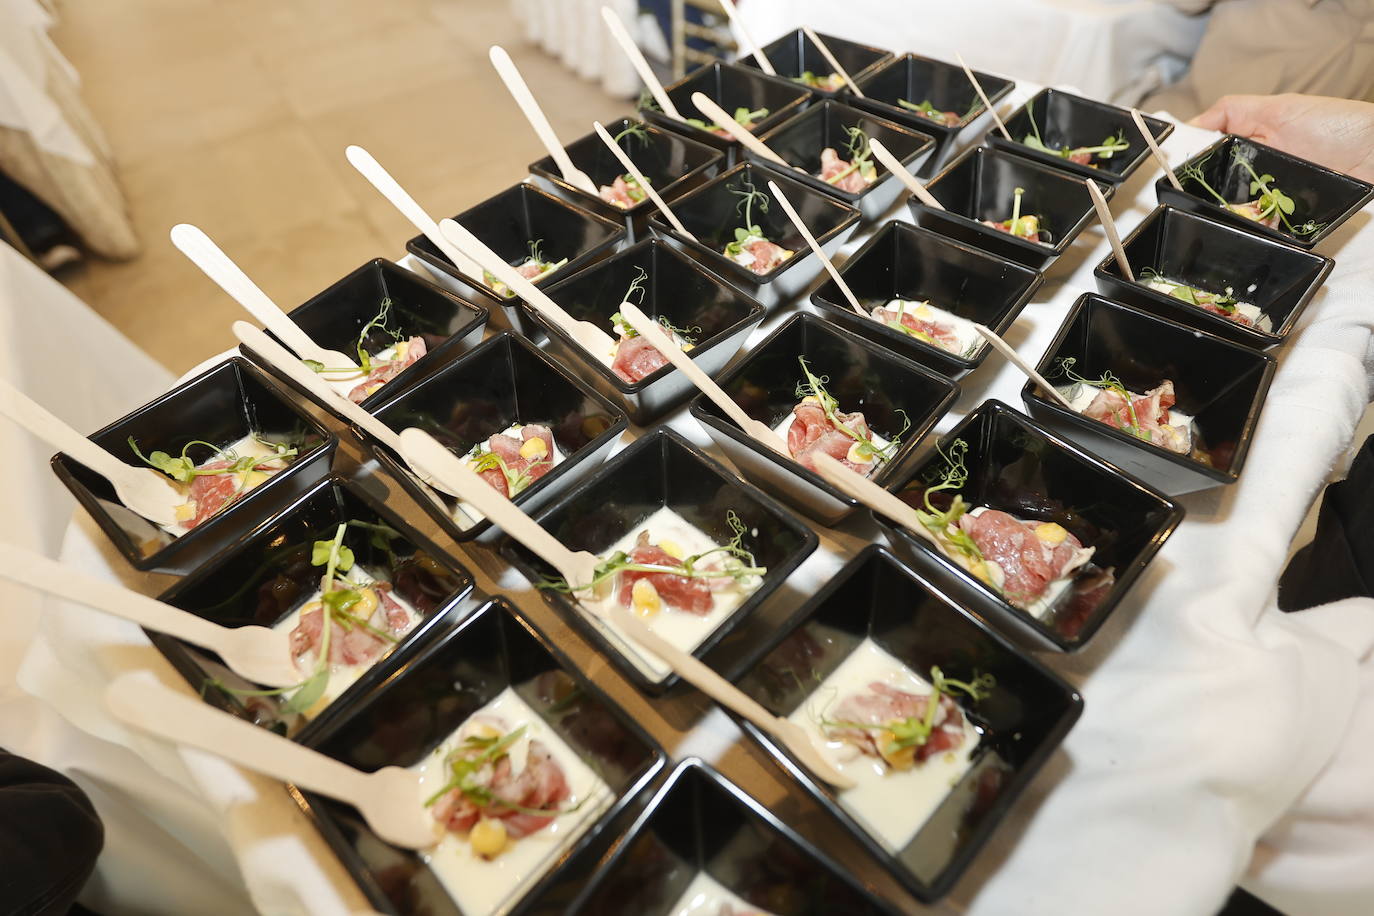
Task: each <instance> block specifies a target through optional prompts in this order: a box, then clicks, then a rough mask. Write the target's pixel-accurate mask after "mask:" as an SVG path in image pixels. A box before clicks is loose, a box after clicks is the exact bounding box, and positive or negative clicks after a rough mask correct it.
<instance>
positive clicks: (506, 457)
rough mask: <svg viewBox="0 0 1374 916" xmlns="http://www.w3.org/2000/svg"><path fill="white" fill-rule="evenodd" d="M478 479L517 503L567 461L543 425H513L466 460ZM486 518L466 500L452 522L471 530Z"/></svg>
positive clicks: (479, 445) (476, 448) (458, 506)
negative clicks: (517, 498) (516, 498)
mask: <svg viewBox="0 0 1374 916" xmlns="http://www.w3.org/2000/svg"><path fill="white" fill-rule="evenodd" d="M463 457H464V459H465V460H466V461H467V464H468V467H469V468H471V469H472V470H473V471H474V472H475V473H476V474H477V476H478V477H481V478H482V479H483V480H485V481H486V482H487V483H488V484H490V485H491V488H492V489H493V490H495V491H496V492H497V493H500V494H501V495H502V496H504V497H506V498H507V499H514V498H515V497H517V496H519V495H520V494H521V493H523V492H525V491H526V490H527V489H529V488H530V486H531V485H532V484H534V482H535V481H537V480H539V479H540V478H541V477H543V476H544V475H545V474H547V473H549V471H552V470H553V469H554V468H555V467H557V466H558V464H559V463H560V462H562V461H564V460H566V458H567V457H568V456H567V455H565V454H563V450H562V449H560V448H559V447H558V443H557V442H555V441H554V437H553V430H551V429H550V428H549V427H548V426H545V425H544V424H542V423H512V424H511V425H510V426H507V427H506V428H505V429H503V430H501V431H500V432H498V433H495V434H493V435H491V436H488V437H487V438H486V440H484V441H482V442H479V443H477V444H476V445H474V446H473V447H472V448H471V449H469V450H468V452H467V454H466V455H464V456H463ZM485 519H486V516H485V515H483V514H482V512H481V511H480V510H479V509H478V508H477V507H476V506H474V505H472V503H470V502H468V501H467V500H462V499H460V500H458V501H457V502H456V503H455V504H454V506H453V521H454V522H456V523H457V524H458V525H460V526H461V527H463V528H470V527H472V526H473V525H476V524H478V523H480V522H482V521H483V520H485Z"/></svg>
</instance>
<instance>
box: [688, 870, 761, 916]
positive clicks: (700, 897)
mask: <svg viewBox="0 0 1374 916" xmlns="http://www.w3.org/2000/svg"><path fill="white" fill-rule="evenodd" d="M727 907H728V909H727ZM727 913H728V914H730V916H774V914H772V913H770V912H769V911H767V910H761V909H759V908H758V907H756V906H754V905H753V904H752V903H746V902H745V901H744V900H742V899H740V898H739V897H737V896H735V895H734V894H732V893H731V892H730V891H729V890H728V889H727V888H726V887H725V886H724V885H722V884H721V883H720V882H719V881H717V880H716V879H715V878H712V877H711V876H710V875H709V874H707V873H706V872H704V871H700V872H697V875H696V877H695V878H693V879H692V883H691V884H689V885H687V890H686V891H684V892H683V894H682V896H681V897H679V898H678V900H677V903H674V904H673V905H672V906H671V907H669V908H668V909H667V910H666V911H665V913H664V916H725V914H727Z"/></svg>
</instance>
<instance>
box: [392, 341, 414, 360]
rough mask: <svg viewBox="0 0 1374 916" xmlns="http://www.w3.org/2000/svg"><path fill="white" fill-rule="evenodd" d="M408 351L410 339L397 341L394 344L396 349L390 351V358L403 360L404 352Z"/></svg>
mask: <svg viewBox="0 0 1374 916" xmlns="http://www.w3.org/2000/svg"><path fill="white" fill-rule="evenodd" d="M409 352H410V341H408V340H402V341H398V342H397V344H396V349H395V350H393V351H392V353H393V354H394V355H393V356H392V357H391V358H392V359H395V360H403V359H405V358H406V354H407V353H409Z"/></svg>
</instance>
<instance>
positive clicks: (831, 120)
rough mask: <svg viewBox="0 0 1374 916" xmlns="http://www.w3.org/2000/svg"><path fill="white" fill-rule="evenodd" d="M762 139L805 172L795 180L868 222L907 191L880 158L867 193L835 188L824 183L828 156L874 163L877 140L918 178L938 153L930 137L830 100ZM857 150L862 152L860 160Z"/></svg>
mask: <svg viewBox="0 0 1374 916" xmlns="http://www.w3.org/2000/svg"><path fill="white" fill-rule="evenodd" d="M856 128H857V129H858V130H861V131H863V136H862V138H860V139H859V142H858V143H857V144H855V143H854V142H853V135H851V134H850V131H851V130H853V129H856ZM759 139H761V140H762V141H763V142H764V143H766V144H768V148H769V149H771V150H772V151H773V152H775V153H777V154H778V155H779V156H781V157H782V158H783V159H785V160H787V164H788V165H791V166H793V167H795V168H799V169H801V170H802V171H801V172H800V173H796V174H795V176H794V177H796V178H798V179H799V180H801V181H804V182H806V183H807V184H809V185H811V186H812V187H815V188H818V189H820V190H822V191H825V192H826V193H827V194H833V195H834V196H836V197H838V198H839V199H840V200H842V201H844V202H845V203H847V204H849V205H851V206H854V207H857V208H858V210H859V214H860V215H861V216H862V217H863V218H864V219H865V220H868V221H871V220H875V219H877V218H878V217H880V216H881V215H882V214H884V213H886V212H887V210H888V208H889V207H891V206H892V204H893V202H895V201H896V200H897V198H898V197H899V196H901V195H902V194H904V193H905V192H906V188H905V186H904V185H903V184H902V183H901V182H900V181H898V180H897V177H896V176H895V175H893V174H892V173H891V172H889V171H888V170H887V168H886V167H885V166H883V165H882V164H880V163H879V162H878V161H877V159H876V158H870V161H871V162H872V163H873V165H874V167H875V168H876V169H877V172H876V178H875V180H874V181H873V183H872V184H869V185H867V186H865V187H864V189H863V190H862V191H857V192H856V191H844V190H841V189H840V188H838V187H836V186H835V183H834V182H830V181H827V180H825V179H823V178H821V177H820V174H821V153H822V151H823V150H825V149H826V148H830V149H833V150H835V153H836V155H838V156H839V157H840V158H841V159H845V160H849V161H851V162H852V161H853V159H854V158H855V156H856V155H858V156H863V157H865V158H869V157H868V154H867V150H868V141H869V140H877V141H878V142H880V143H881V144H882V145H883V146H885V147H887V151H888V152H890V153H891V154H892V155H894V156H896V157H897V159H898V161H900V162H901V163H902V165H904V166H906V170H907V171H908V172H910V173H911V174H913V175H915V174H916V173H917V172H919V171H920V170H921V166H922V165H923V164H924V163H925V161H926V159H927V157H929V156H930V153H931V150H932V149H934V147H935V141H934V140H933V139H932V138H931V137H930V135H929V134H922V133H917V132H916V131H914V130H911V129H909V128H906V127H903V126H902V125H900V124H897V123H895V122H893V121H889V120H887V119H885V118H880V117H878V116H877V115H873V114H869V113H868V112H864V111H861V110H859V109H857V108H852V107H850V106H849V105H848V104H846V103H844V102H840V101H835V100H830V99H827V100H826V101H823V102H818V103H817V104H815V105H812V106H811V107H810V108H807V109H806V110H805V111H803V112H802V113H801V114H799V115H797V116H796V117H795V118H791V119H790V120H788V121H785V122H784V123H782V124H780V125H778V126H777V127H775V128H773V129H772V130H770V131H769V132H768V133H766V134H764V135H763V136H762V137H760V138H759ZM855 149H857V150H858V151H859V152H858V153H857V154H856V153H855V152H854V150H855ZM749 156H750V158H751V159H754V160H755V161H758V162H765V160H764V159H763V158H762V157H760V156H756V155H755V154H753V153H750V154H749ZM765 164H767V163H766V162H765Z"/></svg>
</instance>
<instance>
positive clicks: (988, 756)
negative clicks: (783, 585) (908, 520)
mask: <svg viewBox="0 0 1374 916" xmlns="http://www.w3.org/2000/svg"><path fill="white" fill-rule="evenodd" d="M865 639H871V640H872V641H873V642H874V643H876V644H877V645H878V646H879V647H880V648H882V649H884V650H885V651H887V652H888V653H890V654H892V655H894V656H896V658H897V659H898V660H900V661H901V662H902V663H903V664H905V665H906V666H907V667H909V668H911V669H912V670H913V671H915V672H916V673H917V674H918V675H920V676H921V677H923V678H926V679H927V680H929V679H930V676H931V675H930V670H931V668H933V667H938V668H940V669H941V670H942V671H943V672H944V673H945V674H946V675H948V676H950V677H954V678H961V679H962V678H965V677H970V678H971V677H974V676H976V675H980V674H990V675H992V676H993V677H994V678H995V679H996V687H995V688H993V690H992V692H991V693H990V694H989V695H988V696H987V697H986V698H984V699H983V700H982V701H980V702H977V703H974V702H973V701H972V700H970V699H969V698H967V697H960V698H959V699H958V702H959V705H960V707H961V708H962V710H963V712H964V715H965V716H966V717H967V718H968V720H969V721H970V722H971V723H972V724H973V725H974V726H975V727H976V728H977V729H978V730H979V732H981V739H980V741H979V744H978V747H977V749H976V750H975V751H974V755H973V758H972V761H971V765H970V767H969V769H968V771H967V772H966V773H965V774H964V775H963V777H962V778H961V779H960V780H959V782H958V783H956V784H955V785H953V786H952V787H951V788H950V790H949V793H948V794H947V795H946V796H945V798H944V800H943V801H942V802H940V805H939V806H938V807H937V808H936V809H935V810H934V812H932V814H931V815H930V818H929V819H928V820H927V821H926V822H925V824H924V825H922V826H921V828H920V829H919V830H918V831H917V833H916V835H915V836H914V837H912V839H911V840H910V841H909V842H908V843H907V844H906V846H904V847H903V848H902V849H900V850H898V851H896V852H895V853H894V852H890V851H889V850H888V849H887V848H886V847H885V846H884V845H883V844H882V843H881V842H880V841H879V840H878V839H877V838H875V837H874V836H873V835H872V834H871V833H870V832H869V831H868V830H867V829H866V828H865V827H864V826H863V825H862V824H861V823H860V822H859V821H858V820H857V819H856V818H855V817H854V816H853V815H851V814H850V813H849V812H848V810H847V809H845V808H844V807H843V806H842V805H841V804H840V802H839V800H838V797H837V795H836V793H835V792H834V790H833V789H831V788H830V787H829V786H828V785H826V784H825V783H823V782H821V781H819V780H817V779H816V778H815V777H813V776H812V775H811V773H810V771H809V770H807V769H806V768H805V767H804V766H802V765H800V764H799V763H798V762H797V761H796V760H795V759H794V758H793V757H792V755H791V753H790V752H789V751H787V750H786V749H785V748H783V747H782V746H780V745H779V744H778V743H776V742H775V741H774V740H773V739H772V738H771V737H769V736H768V735H765V734H763V733H762V732H760V731H759V730H757V729H756V728H754V727H753V726H752V725H750V724H749V723H744V727H745V730H746V731H748V732H749V733H750V734H751V735H752V736H753V737H754V738H755V739H756V740H758V741H759V743H760V744H762V745H763V746H764V747H765V748H766V749H767V750H768V751H769V752H770V753H772V754H773V756H774V757H775V758H776V759H777V760H778V762H779V763H780V764H781V765H782V766H783V768H784V769H786V770H787V771H788V772H789V773H791V775H792V776H793V777H794V778H796V780H797V781H798V782H800V783H801V785H802V786H803V787H804V788H805V789H806V790H807V792H809V793H810V794H811V795H812V796H814V797H815V798H816V799H817V800H818V801H819V802H820V803H821V804H822V805H824V806H825V807H826V808H827V809H828V810H829V811H830V812H831V814H832V815H833V816H834V817H835V818H836V819H837V820H838V821H839V822H840V823H841V824H842V825H843V826H844V827H845V828H846V829H847V830H848V831H849V832H850V833H853V834H854V835H855V836H856V837H857V838H858V839H859V841H860V842H861V843H862V844H863V845H864V847H865V848H867V850H868V851H869V852H870V853H871V854H872V855H873V856H874V858H876V859H877V860H878V861H879V862H880V863H881V864H882V865H883V866H884V867H885V868H886V869H887V870H888V871H890V872H891V873H892V874H893V876H894V877H896V878H897V880H898V881H900V882H901V883H902V885H903V886H905V887H906V888H907V889H908V890H910V891H911V893H912V894H913V895H915V896H916V897H917V898H918V899H920V900H922V901H924V902H932V901H934V900H936V899H938V898H940V897H942V896H944V895H945V894H946V893H948V891H949V890H950V888H951V887H952V886H953V885H954V882H955V881H956V880H957V879H958V878H959V876H960V875H961V874H962V873H963V872H964V870H965V869H967V868H968V866H969V864H970V863H971V862H972V861H973V859H974V858H975V857H976V856H977V854H978V851H979V850H980V849H981V848H982V847H983V845H984V844H985V843H986V842H987V840H988V838H989V837H990V836H991V835H992V834H993V832H994V831H995V830H996V829H997V827H998V825H999V824H1000V823H1001V821H1002V820H1003V818H1005V817H1006V815H1007V812H1008V811H1009V810H1010V808H1011V807H1012V805H1013V804H1014V803H1015V802H1016V799H1017V798H1018V797H1019V796H1020V795H1021V793H1022V792H1023V791H1024V790H1025V788H1026V786H1027V785H1029V784H1030V782H1031V780H1032V779H1034V778H1035V774H1036V773H1037V772H1038V771H1039V770H1040V767H1041V766H1042V765H1043V764H1044V762H1045V761H1046V759H1048V758H1049V756H1050V754H1051V753H1052V752H1053V751H1054V750H1055V748H1057V747H1058V746H1059V744H1060V743H1061V742H1062V741H1063V740H1064V736H1065V735H1066V734H1068V731H1069V729H1070V728H1071V727H1072V726H1073V724H1074V722H1075V721H1077V719H1078V716H1079V714H1080V713H1081V712H1082V711H1083V698H1082V697H1081V696H1079V694H1078V693H1077V692H1076V691H1075V690H1074V689H1073V688H1072V687H1070V686H1069V685H1068V684H1066V683H1065V682H1064V681H1062V680H1060V679H1059V677H1058V676H1056V675H1055V674H1054V673H1053V672H1051V671H1050V670H1049V669H1048V668H1046V667H1045V666H1044V665H1042V664H1040V663H1039V662H1038V661H1036V660H1035V659H1034V658H1033V657H1032V656H1031V655H1030V654H1029V653H1027V652H1024V651H1022V650H1020V649H1018V648H1016V647H1014V646H1013V645H1012V644H1011V643H1010V642H1008V641H1007V640H1005V639H1004V638H1003V637H1001V636H1000V635H998V634H997V633H995V632H993V631H992V630H991V629H990V628H989V627H988V625H987V624H986V623H985V622H984V621H983V620H981V619H980V618H979V617H978V616H977V614H975V613H970V612H969V611H968V610H966V609H965V608H964V607H962V606H960V604H958V603H957V602H956V601H954V600H952V599H951V598H950V597H948V596H947V595H946V594H945V593H944V591H943V590H942V589H941V588H939V587H938V586H937V585H935V584H934V582H933V581H932V580H931V579H927V578H926V577H924V576H922V575H921V574H920V573H917V572H916V571H914V570H912V569H911V568H909V567H907V566H905V565H903V564H902V563H901V562H899V561H898V560H897V559H896V558H895V557H894V556H893V555H892V554H891V553H889V552H888V551H887V550H885V549H883V548H882V547H879V546H877V545H870V546H869V547H866V548H865V549H864V550H863V551H862V552H861V553H860V554H859V555H858V556H857V557H855V558H854V559H853V560H851V561H849V563H847V564H846V565H845V567H844V568H843V569H841V570H840V571H839V572H838V573H837V574H836V575H835V577H834V578H833V579H831V580H830V581H829V582H828V583H826V585H825V586H824V588H822V589H821V591H820V592H819V593H818V594H817V595H816V596H815V597H814V598H812V599H811V600H810V601H808V602H807V603H806V604H805V605H803V606H802V608H801V609H800V610H798V611H797V613H796V614H795V615H794V617H793V618H792V620H790V621H789V622H788V623H786V624H784V625H783V626H782V627H781V628H779V629H778V631H777V632H776V633H775V634H774V636H773V638H772V640H771V641H770V642H769V643H768V644H767V645H766V646H765V647H763V648H762V649H761V651H760V652H759V653H758V655H757V656H755V658H754V659H753V660H751V661H750V662H749V663H748V668H747V673H746V674H745V675H744V676H743V677H742V678H740V679H738V680H737V684H738V686H739V687H740V689H742V690H743V691H744V692H745V693H747V694H749V695H750V696H752V697H753V698H754V699H755V700H757V701H758V702H759V703H760V704H762V705H763V706H764V707H765V708H767V709H768V710H769V711H770V712H772V713H774V714H776V715H779V716H784V717H786V716H788V715H791V714H792V713H793V712H795V711H796V710H797V708H798V707H799V706H801V705H802V703H804V702H805V701H806V700H807V699H808V698H809V697H810V695H811V694H812V693H813V692H814V691H815V689H816V687H817V685H818V684H820V683H821V682H822V681H824V680H825V678H827V677H828V676H829V675H830V674H831V673H832V672H834V671H835V669H836V668H838V667H839V666H840V665H841V664H842V663H843V662H844V661H845V660H846V659H847V658H848V657H849V655H850V654H851V653H852V652H853V651H854V649H855V648H856V647H857V646H858V645H859V644H860V643H862V642H863V641H864V640H865ZM894 803H897V804H900V803H901V802H900V800H899V799H897V800H894Z"/></svg>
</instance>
